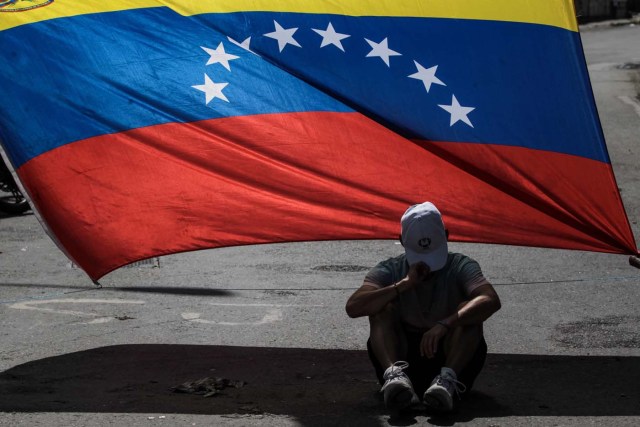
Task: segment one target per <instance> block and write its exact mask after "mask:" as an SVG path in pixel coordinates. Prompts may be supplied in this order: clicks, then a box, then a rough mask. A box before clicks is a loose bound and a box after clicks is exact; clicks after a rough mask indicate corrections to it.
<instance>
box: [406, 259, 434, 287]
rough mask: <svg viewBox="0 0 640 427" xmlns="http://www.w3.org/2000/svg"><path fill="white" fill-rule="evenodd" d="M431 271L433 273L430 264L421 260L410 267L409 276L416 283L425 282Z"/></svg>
mask: <svg viewBox="0 0 640 427" xmlns="http://www.w3.org/2000/svg"><path fill="white" fill-rule="evenodd" d="M429 273H431V269H430V268H429V266H428V265H427V264H425V263H424V262H422V261H420V262H418V263H415V264H413V265H411V266H410V267H409V272H408V273H407V278H408V279H409V281H411V282H412V283H413V284H414V285H415V284H417V283H420V282H424V281H425V280H426V279H427V278H428V277H429Z"/></svg>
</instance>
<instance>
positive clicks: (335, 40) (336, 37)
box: [312, 22, 351, 52]
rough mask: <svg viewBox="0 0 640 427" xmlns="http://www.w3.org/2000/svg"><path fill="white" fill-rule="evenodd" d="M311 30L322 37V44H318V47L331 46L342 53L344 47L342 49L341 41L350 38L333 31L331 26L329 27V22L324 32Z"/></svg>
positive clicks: (347, 35)
mask: <svg viewBox="0 0 640 427" xmlns="http://www.w3.org/2000/svg"><path fill="white" fill-rule="evenodd" d="M312 30H313V31H315V32H316V33H318V34H320V35H321V36H322V43H321V44H320V47H325V46H328V45H330V44H332V45H334V46H335V47H337V48H338V49H340V50H341V51H343V52H344V47H342V43H341V40H342V39H346V38H347V37H351V36H350V35H349V34H342V33H336V30H334V29H333V25H331V22H329V25H328V26H327V29H326V30H316V29H315V28H312Z"/></svg>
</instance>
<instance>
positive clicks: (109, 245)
mask: <svg viewBox="0 0 640 427" xmlns="http://www.w3.org/2000/svg"><path fill="white" fill-rule="evenodd" d="M19 174H20V177H21V178H22V180H23V183H24V184H25V186H26V187H27V188H28V189H30V192H31V196H32V199H33V201H34V203H35V204H36V206H37V208H38V210H39V211H40V213H41V215H42V217H43V219H44V221H45V222H46V223H47V225H48V227H49V228H50V230H51V231H52V232H53V233H54V234H55V236H56V237H57V238H58V240H59V243H60V244H61V245H62V246H63V247H64V249H65V251H66V252H67V253H68V254H69V255H70V256H71V257H72V258H73V259H74V260H75V262H76V263H78V265H80V266H81V267H82V268H83V269H85V271H87V273H88V274H89V275H90V276H91V277H92V278H93V279H97V278H99V277H101V276H103V275H104V274H106V273H108V272H109V271H111V270H113V269H115V268H118V267H120V266H122V265H125V264H128V263H131V262H134V261H137V260H140V259H144V258H149V257H152V256H158V255H163V254H169V253H176V252H183V251H190V250H197V249H205V248H213V247H223V246H234V245H246V244H258V243H269V242H287V241H306V240H336V239H378V238H396V236H397V235H398V234H399V218H400V215H401V214H402V212H404V210H405V209H406V208H407V207H408V205H410V204H413V203H418V202H422V201H425V200H430V201H433V202H434V203H435V204H436V205H437V206H438V207H439V208H440V210H441V211H442V212H443V215H444V219H445V223H446V224H447V226H448V228H449V229H450V232H451V239H452V240H457V241H480V242H488V243H504V244H515V245H526V246H542V247H557V248H568V249H581V250H592V251H602V252H613V253H636V252H637V250H636V246H635V242H634V239H633V234H632V232H631V230H630V227H629V224H628V221H627V219H626V216H625V213H624V209H623V207H622V203H621V201H620V199H619V195H618V193H617V189H616V186H615V181H614V179H613V174H612V171H611V167H610V165H609V164H606V163H602V162H597V161H593V160H589V159H585V158H581V157H576V156H569V155H564V154H558V153H551V152H545V151H536V150H530V149H525V148H518V147H505V146H492V145H483V144H465V143H446V142H439V143H433V142H412V141H410V140H407V139H405V138H402V137H400V136H398V135H397V134H395V133H393V132H391V131H389V130H387V129H385V128H384V127H382V126H380V125H379V124H377V123H375V122H373V121H371V120H369V119H366V118H365V117H363V116H361V115H359V114H357V113H296V114H286V115H277V114H273V115H260V116H246V117H234V118H226V119H216V120H207V121H203V122H197V123H190V124H175V123H172V124H165V125H158V126H152V127H147V128H141V129H136V130H132V131H128V132H124V133H120V134H114V135H104V136H100V137H95V138H90V139H87V140H84V141H79V142H75V143H72V144H68V145H65V146H62V147H59V148H57V149H55V150H52V151H49V152H47V153H45V154H43V155H40V156H38V157H36V158H34V159H32V160H31V161H29V162H28V163H26V164H24V165H23V166H22V167H21V168H20V171H19Z"/></svg>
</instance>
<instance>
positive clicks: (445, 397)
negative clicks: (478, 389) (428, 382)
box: [423, 389, 453, 412]
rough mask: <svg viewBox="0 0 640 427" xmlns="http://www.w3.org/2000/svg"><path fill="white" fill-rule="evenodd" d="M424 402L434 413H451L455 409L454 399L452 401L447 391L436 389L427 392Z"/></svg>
mask: <svg viewBox="0 0 640 427" xmlns="http://www.w3.org/2000/svg"><path fill="white" fill-rule="evenodd" d="M423 400H424V404H425V405H427V407H429V408H431V409H433V410H434V411H438V412H449V411H451V410H452V409H453V399H451V396H449V393H447V391H446V390H439V389H435V390H431V391H427V392H425V394H424V397H423Z"/></svg>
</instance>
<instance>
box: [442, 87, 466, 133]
mask: <svg viewBox="0 0 640 427" xmlns="http://www.w3.org/2000/svg"><path fill="white" fill-rule="evenodd" d="M438 107H440V108H442V109H443V110H445V111H447V112H448V113H449V114H451V122H450V123H449V127H451V126H453V125H454V124H455V123H457V122H458V121H463V122H465V123H466V124H468V125H469V126H471V127H473V125H472V124H471V120H469V118H468V117H467V114H469V113H470V112H472V111H473V110H475V107H463V106H461V105H460V103H459V102H458V100H457V99H456V96H455V95H453V96H452V98H451V105H441V104H438Z"/></svg>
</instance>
